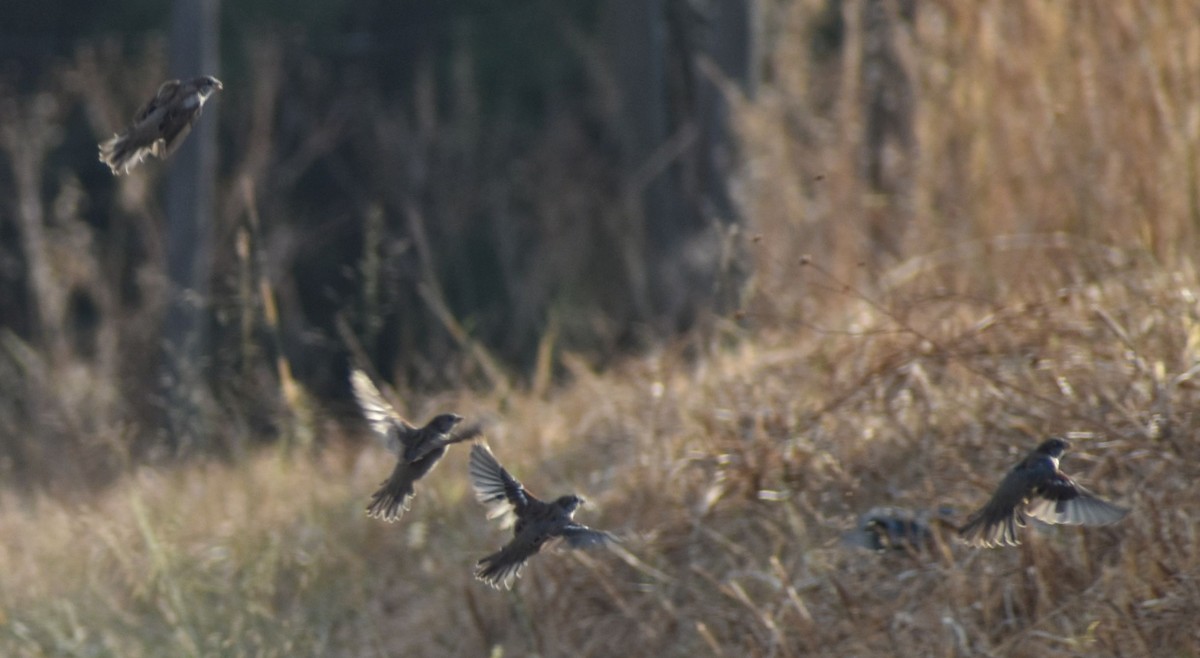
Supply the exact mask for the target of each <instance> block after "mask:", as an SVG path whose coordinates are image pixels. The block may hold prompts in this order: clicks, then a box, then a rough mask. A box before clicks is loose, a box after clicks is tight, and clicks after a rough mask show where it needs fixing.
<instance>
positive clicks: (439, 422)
mask: <svg viewBox="0 0 1200 658" xmlns="http://www.w3.org/2000/svg"><path fill="white" fill-rule="evenodd" d="M460 422H462V416H459V415H458V414H441V415H439V416H435V417H434V419H433V420H431V421H429V427H430V429H432V430H433V431H435V432H437V433H438V434H449V433H450V430H452V429H454V426H455V425H457V424H459V423H460Z"/></svg>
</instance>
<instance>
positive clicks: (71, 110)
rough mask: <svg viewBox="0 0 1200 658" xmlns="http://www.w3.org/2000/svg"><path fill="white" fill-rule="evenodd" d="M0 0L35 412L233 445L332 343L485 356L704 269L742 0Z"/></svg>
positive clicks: (749, 69) (708, 304) (258, 432)
mask: <svg viewBox="0 0 1200 658" xmlns="http://www.w3.org/2000/svg"><path fill="white" fill-rule="evenodd" d="M3 5H4V6H3V7H0V15H4V16H5V21H4V23H3V24H2V25H0V58H2V61H0V102H2V103H3V107H4V113H5V117H4V119H5V121H6V122H8V123H9V125H12V126H19V130H16V131H10V134H9V136H10V138H11V139H10V140H8V141H9V143H8V148H6V149H5V155H6V156H7V157H6V158H5V163H4V165H5V167H4V171H3V173H2V175H0V198H3V199H4V201H3V202H2V203H0V235H2V237H3V246H2V247H0V330H2V331H3V332H4V335H5V337H6V338H5V340H6V341H7V343H6V345H8V348H7V349H6V350H5V352H6V353H5V355H4V357H3V359H0V360H2V361H3V363H0V368H3V369H5V370H6V371H9V372H10V374H11V375H12V376H13V378H14V379H13V381H14V382H17V383H10V384H8V385H7V386H8V390H6V391H4V394H5V399H4V404H5V405H6V407H7V410H8V411H10V412H12V414H13V416H12V417H13V418H24V419H27V420H28V421H29V422H30V423H31V424H34V425H37V426H38V427H40V428H41V429H42V431H46V432H52V431H54V427H53V423H52V422H51V423H49V424H48V425H47V424H44V423H42V424H39V423H40V421H39V420H38V419H44V418H47V417H51V416H55V415H61V414H63V413H65V411H66V410H67V409H71V410H72V413H71V414H70V415H71V416H73V417H75V418H76V420H78V422H79V423H82V425H83V426H85V427H91V428H94V429H99V428H101V427H111V426H114V425H119V426H121V427H124V428H132V429H128V430H126V431H123V432H122V436H121V437H120V438H119V439H117V440H118V441H121V442H125V443H128V444H129V445H132V446H134V447H135V449H134V452H142V451H144V450H157V449H159V448H164V447H165V448H166V449H167V450H168V451H169V452H172V453H182V452H188V451H190V450H191V449H194V448H196V447H200V448H203V449H205V450H212V449H215V450H217V451H235V452H236V451H237V450H238V449H240V446H241V444H242V443H243V442H244V441H245V440H254V439H257V438H261V437H272V436H280V435H281V434H280V432H281V431H282V436H285V437H291V438H296V437H294V436H293V435H294V434H296V432H297V429H296V428H297V427H299V426H303V425H304V424H305V423H304V422H303V420H304V419H305V418H308V417H309V416H310V414H311V413H313V411H312V410H314V409H319V408H322V407H323V406H324V405H323V404H320V403H317V402H315V401H316V400H330V399H333V400H336V399H342V398H344V397H345V388H346V385H345V380H346V372H347V369H348V367H349V366H350V365H351V364H352V363H353V364H357V365H360V366H363V367H368V368H370V369H373V370H374V371H376V372H377V373H379V374H381V375H382V376H383V377H385V378H386V379H388V380H390V381H393V382H396V383H397V384H399V385H401V386H411V387H443V386H452V385H454V386H457V385H473V386H498V387H506V386H509V385H511V384H512V383H513V382H519V381H521V380H522V379H523V378H525V377H526V376H527V375H528V374H529V373H532V372H533V371H534V366H535V364H536V363H541V366H542V367H541V371H545V370H546V368H547V367H549V368H550V371H551V372H553V370H554V368H553V363H554V362H555V361H554V355H555V354H558V353H560V352H561V351H563V350H570V351H572V352H576V353H581V354H584V355H588V357H589V358H590V359H592V360H593V361H594V362H596V363H604V362H605V361H606V360H607V359H609V358H611V357H612V356H613V355H614V354H617V353H619V352H621V351H624V350H628V349H630V348H638V347H640V346H644V345H647V344H650V343H652V342H654V341H657V340H661V339H663V338H664V337H669V336H671V335H673V334H675V333H676V332H678V331H681V330H687V329H690V328H693V327H696V326H704V325H705V324H706V323H708V322H709V321H710V319H711V318H712V317H713V315H714V313H721V312H722V311H724V310H726V309H727V307H728V306H730V305H731V304H732V303H733V300H735V298H736V291H737V289H738V281H739V276H738V267H737V262H738V261H737V258H736V247H735V246H733V245H734V242H733V241H731V240H729V239H728V238H729V236H730V235H731V234H732V232H731V227H733V226H735V225H736V223H737V222H738V218H737V206H736V204H735V203H734V202H733V199H732V195H731V192H730V187H729V180H730V177H731V176H732V175H733V174H734V168H735V163H736V150H737V149H736V142H735V140H734V137H733V132H732V127H731V126H730V125H729V116H730V112H729V105H728V103H729V98H730V97H729V94H750V93H752V92H753V89H754V83H755V77H756V70H757V66H756V61H755V52H756V43H755V42H756V38H757V29H756V11H755V9H756V3H755V2H752V1H749V0H747V1H746V2H739V3H717V2H711V3H710V2H685V1H683V0H588V1H584V2H571V3H558V2H535V1H528V2H517V3H512V2H498V1H495V0H461V1H459V2H452V3H429V2H424V1H415V0H414V1H409V2H341V3H337V2H318V1H316V0H301V1H299V2H287V3H282V2H275V1H270V0H251V1H247V2H238V3H219V2H218V1H217V0H176V1H175V2H174V3H172V5H168V4H167V3H158V2H149V1H146V2H129V3H121V4H120V5H119V6H109V5H106V4H105V3H94V2H82V1H79V0H71V1H68V0H47V1H45V2H39V3H36V5H35V3H23V2H18V3H13V2H12V1H11V0H8V1H7V2H4V3H3ZM198 74H213V75H216V76H217V77H219V78H221V79H222V80H223V81H224V83H225V90H224V91H223V92H221V93H219V94H218V95H217V97H216V99H215V101H213V102H210V104H209V105H208V106H207V107H206V109H205V115H204V116H203V118H202V120H201V122H200V124H199V125H198V126H197V129H196V130H195V131H194V133H193V134H192V135H191V136H190V137H189V139H188V142H187V143H186V144H185V146H184V148H183V149H181V150H180V151H179V152H178V153H177V154H176V156H175V157H174V158H172V159H171V160H170V161H168V162H165V163H164V162H160V161H157V160H154V161H149V162H147V163H145V164H144V165H143V166H141V167H139V168H138V169H137V170H135V171H134V172H133V173H132V174H131V175H129V176H123V177H120V178H114V177H113V176H111V175H110V174H109V173H108V171H107V170H106V169H105V168H104V167H103V165H101V164H100V163H99V162H98V161H97V159H96V143H97V142H98V141H100V140H101V139H103V138H105V137H107V136H109V135H110V134H111V133H113V132H115V131H117V130H119V129H120V128H122V127H123V126H124V125H125V124H126V123H127V122H128V120H129V118H130V117H131V116H132V114H133V112H134V110H135V109H136V108H137V107H138V106H139V105H140V104H141V103H142V102H144V101H145V100H146V99H147V98H149V96H150V95H151V94H153V93H154V90H155V89H156V88H157V86H158V84H159V83H160V82H161V81H162V80H163V79H165V78H167V77H178V76H191V75H198ZM20 355H28V356H29V358H23V357H21V356H20ZM539 355H541V361H540V362H539V360H538V359H539ZM70 368H82V369H83V370H84V371H85V372H86V375H84V376H82V377H81V381H86V382H89V384H88V385H87V386H84V385H82V384H81V385H80V390H78V391H76V390H73V389H72V390H68V389H65V388H63V387H62V386H61V385H60V383H61V376H62V372H63V371H64V370H65V369H70ZM100 390H111V391H112V392H111V394H108V395H101V394H100V393H98V392H97V391H100ZM81 406H82V409H91V412H85V411H80V409H81ZM280 412H283V413H280ZM280 418H292V419H297V418H298V419H300V420H301V421H302V422H299V423H293V422H290V421H289V422H284V421H280V420H279V419H280ZM218 419H220V420H219V422H218V423H217V424H214V421H216V420H218ZM225 419H233V420H232V421H230V422H232V425H233V426H234V427H236V428H237V431H235V432H230V431H228V427H229V426H228V424H227V423H226V422H225ZM10 425H11V428H9V429H8V430H7V431H11V432H13V433H14V434H15V433H16V432H18V431H19V430H18V428H24V427H25V425H24V423H22V422H13V423H10ZM219 426H220V427H219ZM152 428H153V429H152ZM156 428H162V429H156ZM71 429H73V430H77V431H83V430H84V429H85V428H83V427H75V428H71ZM0 431H5V430H0ZM20 431H24V430H20ZM75 433H76V432H74V431H73V432H67V434H71V435H74V434H75ZM231 437H239V438H231ZM301 438H303V437H301ZM13 443H16V441H14V442H13ZM23 450H24V449H21V450H17V449H14V450H12V451H10V452H11V453H12V454H14V455H17V456H16V457H15V458H14V459H16V460H17V461H23V462H27V463H33V462H38V461H42V460H44V459H46V455H41V454H33V453H31V452H29V451H28V450H24V451H23ZM72 468H77V467H72Z"/></svg>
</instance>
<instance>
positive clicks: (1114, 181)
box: [0, 0, 1200, 657]
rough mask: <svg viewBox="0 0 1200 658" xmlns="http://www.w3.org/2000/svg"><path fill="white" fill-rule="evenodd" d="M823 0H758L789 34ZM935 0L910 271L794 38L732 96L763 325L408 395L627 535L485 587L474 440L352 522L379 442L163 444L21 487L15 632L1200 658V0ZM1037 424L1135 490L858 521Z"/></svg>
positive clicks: (265, 644)
mask: <svg viewBox="0 0 1200 658" xmlns="http://www.w3.org/2000/svg"><path fill="white" fill-rule="evenodd" d="M816 4H817V3H815V2H797V3H787V5H786V8H780V9H777V10H776V11H777V12H778V15H775V16H773V17H772V19H773V20H774V21H775V24H776V25H777V26H781V27H778V29H779V30H781V31H782V32H783V33H785V34H791V35H797V34H801V33H802V30H801V28H800V27H799V26H801V25H803V24H805V21H806V20H807V19H808V18H809V17H811V16H812V14H813V13H814V12H815V11H817V7H816V6H815V5H816ZM920 11H921V16H920V21H919V26H920V27H919V29H918V33H917V38H916V41H917V42H918V43H920V44H921V48H920V51H919V55H917V56H915V57H914V62H915V66H916V67H917V68H916V71H917V73H918V76H917V77H918V79H919V81H920V87H921V91H920V95H919V98H920V99H921V100H920V103H921V107H920V111H919V114H918V116H919V121H920V123H919V125H918V134H919V135H920V149H921V154H920V157H921V160H920V165H919V167H918V168H917V173H916V175H917V181H916V184H915V195H916V198H915V201H914V204H915V205H914V207H915V209H916V212H915V213H914V214H913V222H912V225H911V226H909V228H908V230H907V231H906V237H905V240H906V243H905V245H904V248H903V249H902V250H901V253H902V254H903V255H904V257H903V258H902V259H901V260H899V261H898V262H881V261H878V260H876V259H874V257H873V256H872V254H870V253H867V252H866V250H865V247H864V246H863V245H864V244H865V240H863V237H862V236H863V235H865V233H866V231H867V227H866V226H865V225H864V223H865V220H861V219H859V218H861V217H863V216H864V209H865V208H867V207H868V206H869V205H870V204H871V203H872V201H871V200H870V199H868V198H866V195H865V194H864V192H863V191H862V189H861V188H860V186H859V185H858V184H857V183H856V181H855V176H854V162H853V159H854V153H855V146H856V142H855V137H854V135H855V134H856V122H857V119H856V118H855V111H854V108H853V107H851V106H850V105H849V101H839V102H840V103H842V106H836V107H835V108H834V109H833V110H832V116H834V117H836V118H837V120H836V121H835V120H833V119H830V118H829V117H827V116H823V115H822V111H820V110H819V109H814V108H813V107H812V106H810V104H808V102H807V101H806V100H805V98H806V94H807V90H808V84H809V76H810V75H811V72H809V71H807V69H805V67H803V66H801V65H799V64H798V62H801V61H803V59H804V58H805V57H806V55H805V54H804V53H803V52H792V51H791V50H790V49H791V48H796V47H798V45H797V44H796V43H794V41H798V39H793V40H791V41H787V42H782V43H780V44H778V45H777V47H776V48H775V51H774V52H775V53H776V54H775V57H776V58H777V61H776V69H777V70H778V71H780V72H781V75H780V78H779V80H778V81H777V84H776V86H775V87H774V88H772V89H770V90H769V91H767V92H766V93H765V95H764V98H762V99H760V101H758V102H756V103H755V104H754V105H752V106H747V107H744V108H742V109H741V112H740V117H741V121H742V129H743V135H744V136H745V144H746V146H745V155H746V158H747V163H748V164H747V178H746V187H745V194H744V196H745V206H746V207H747V209H748V211H749V214H750V217H751V218H752V219H751V222H752V225H751V227H750V234H751V235H759V236H761V239H756V240H752V241H750V242H749V243H748V245H747V246H748V249H749V252H750V253H751V255H752V256H753V258H754V260H755V269H754V278H753V280H752V281H751V289H750V291H749V293H748V297H747V304H746V313H745V315H744V316H743V318H744V322H743V323H741V324H739V323H733V322H730V323H727V324H724V325H721V326H719V327H718V328H717V329H716V330H715V331H714V332H713V334H711V335H709V336H708V337H705V338H700V337H691V338H689V339H686V340H684V341H681V342H680V343H679V344H674V345H668V346H664V347H662V348H661V349H660V350H658V351H656V352H654V353H651V354H646V355H643V356H640V357H638V358H635V359H632V360H630V361H628V362H625V363H623V364H620V365H618V366H615V367H613V368H611V369H609V370H607V371H603V372H600V371H597V370H595V369H593V368H591V367H589V366H588V365H587V364H586V363H585V362H584V361H583V360H582V359H579V358H576V357H573V356H571V355H569V354H560V355H558V356H557V357H556V358H558V359H560V360H561V363H562V364H563V365H564V366H565V368H566V369H567V370H568V371H569V372H570V375H571V376H570V382H569V383H568V384H566V385H564V386H562V387H561V388H558V389H552V390H544V389H543V388H542V387H540V386H538V387H535V389H536V390H534V391H532V392H530V391H516V392H509V393H505V394H500V393H487V392H471V391H463V392H460V393H457V394H447V395H444V396H441V397H434V398H417V399H414V400H413V401H411V404H410V406H411V408H410V409H409V410H410V411H411V412H412V413H413V415H415V416H421V415H422V414H424V413H428V412H430V411H432V410H435V409H441V408H454V409H456V410H458V411H460V412H461V413H464V414H469V415H472V416H493V417H496V418H498V419H499V420H498V421H497V422H496V424H495V425H494V426H493V427H492V428H491V429H490V430H489V434H488V440H489V441H490V442H491V444H492V446H493V448H494V450H495V451H496V453H497V455H498V456H499V457H500V459H501V460H502V461H503V462H504V463H505V464H506V466H508V467H509V468H510V469H511V470H512V471H513V472H514V473H515V474H516V475H517V476H518V477H519V478H521V479H522V480H523V481H524V482H525V484H527V485H528V486H530V488H531V489H533V490H534V491H535V492H538V493H542V494H545V495H556V494H558V493H560V492H563V491H565V490H568V488H569V489H573V490H577V491H579V492H580V493H582V494H584V495H586V496H587V497H588V498H589V500H590V501H591V502H592V503H593V505H591V506H589V507H585V508H584V509H583V510H582V511H581V513H580V519H581V520H583V521H584V522H585V523H589V524H592V525H595V526H597V527H602V528H605V529H609V530H611V531H613V532H615V533H617V534H619V535H621V536H622V537H623V538H624V540H625V541H624V543H623V544H622V548H623V550H621V551H617V552H611V553H610V552H598V553H589V554H582V555H580V554H571V553H558V554H549V555H541V556H538V557H537V558H535V560H534V562H533V563H532V565H531V566H530V568H529V569H527V571H526V573H525V576H524V577H523V578H522V579H521V580H520V581H519V585H518V587H517V589H516V590H515V591H514V592H512V593H503V592H495V591H493V590H490V589H488V588H485V587H482V586H480V585H479V584H478V583H476V582H474V581H473V580H472V577H471V569H470V567H471V564H472V562H473V561H474V560H475V559H477V558H478V557H480V556H482V555H484V554H486V553H487V552H490V551H491V550H493V549H494V547H495V546H496V545H498V543H499V542H501V541H502V540H503V537H502V536H501V535H500V534H499V533H498V532H496V531H494V530H493V529H491V528H488V527H487V526H486V525H485V522H484V519H483V510H482V509H481V508H480V507H479V506H478V505H477V504H476V503H474V501H473V500H472V499H471V497H470V495H469V493H468V491H467V483H466V478H465V470H466V468H465V452H466V451H465V450H461V449H453V450H451V452H450V454H449V455H448V457H447V458H446V460H445V462H444V463H443V464H442V465H441V466H440V467H439V469H438V470H437V471H435V472H434V473H433V475H431V476H430V478H429V479H428V480H427V481H426V482H424V483H423V484H424V485H425V486H423V487H422V488H421V490H420V491H419V494H418V498H417V500H416V502H415V506H414V509H413V511H412V512H410V513H409V515H407V516H406V517H405V518H404V520H403V521H402V522H400V523H399V524H396V525H385V524H381V523H377V522H373V521H369V520H368V519H366V518H365V517H364V516H363V514H362V509H361V508H362V507H363V505H364V504H365V499H366V497H367V495H368V494H369V493H370V491H371V490H372V489H373V487H374V485H375V484H376V482H377V481H378V480H379V479H382V478H383V477H384V475H385V474H386V472H387V469H388V464H387V463H386V456H385V455H384V453H383V452H382V451H381V450H379V449H377V448H374V447H371V448H368V449H366V450H365V451H361V452H360V449H359V448H357V447H349V444H348V442H340V441H333V442H332V444H331V446H330V447H329V448H327V449H326V450H324V451H323V452H322V453H320V454H319V455H317V456H316V457H311V458H310V457H302V456H292V457H290V458H289V457H286V456H280V455H278V454H273V453H268V454H260V455H257V456H252V457H248V458H247V459H246V460H245V461H244V462H241V463H239V464H237V465H235V466H224V465H222V466H217V465H209V464H196V465H191V466H186V467H181V468H179V469H177V470H173V471H144V472H139V473H136V474H133V475H131V476H129V477H128V478H126V479H125V480H123V481H122V482H120V483H118V484H117V485H116V486H113V487H111V488H110V489H108V490H106V491H105V492H104V493H103V494H99V495H97V497H96V498H95V499H94V500H91V501H89V502H87V503H86V504H78V503H65V502H61V501H57V500H53V499H49V498H46V499H39V500H35V501H30V500H29V499H27V498H17V497H15V496H12V495H6V497H3V498H0V533H2V534H3V536H4V537H5V541H4V543H3V545H2V546H0V573H3V574H4V578H3V580H2V581H0V587H2V588H3V589H2V590H0V654H3V655H11V656H26V655H28V656H48V655H55V656H106V655H112V656H158V655H194V656H206V655H236V656H241V655H247V656H249V655H254V656H274V655H289V656H292V655H339V656H340V655H363V656H376V655H431V656H434V655H436V656H441V655H463V656H478V655H488V653H489V652H491V653H492V655H527V654H540V655H545V656H562V655H571V656H585V655H586V656H605V655H656V654H657V655H663V656H682V655H725V656H784V657H786V656H800V655H823V656H874V655H921V656H959V655H996V656H1001V655H1013V656H1026V655H1027V656H1080V655H1087V656H1131V655H1133V656H1145V655H1178V656H1196V655H1200V649H1198V647H1200V630H1197V629H1198V628H1200V627H1198V626H1197V625H1196V622H1195V620H1196V619H1200V527H1198V521H1197V519H1196V518H1195V515H1194V514H1192V513H1191V511H1192V510H1194V509H1197V508H1200V493H1198V492H1197V489H1196V487H1195V486H1194V482H1195V480H1196V478H1197V477H1198V476H1200V472H1198V468H1197V466H1196V464H1198V463H1200V445H1198V444H1197V442H1196V440H1195V436H1196V434H1197V431H1198V430H1200V417H1198V416H1197V414H1196V413H1195V411H1194V410H1195V409H1196V408H1198V403H1200V400H1198V399H1197V398H1198V391H1197V383H1196V382H1195V381H1194V379H1195V375H1196V373H1197V372H1200V302H1198V301H1197V295H1198V294H1200V274H1198V273H1197V271H1196V269H1195V263H1194V262H1193V260H1192V258H1193V254H1194V253H1195V248H1196V246H1197V239H1196V238H1197V228H1198V227H1200V221H1198V219H1200V203H1198V198H1200V197H1198V194H1197V189H1196V180H1197V176H1196V172H1197V170H1198V168H1197V166H1196V165H1197V157H1198V153H1197V146H1198V145H1200V89H1198V86H1200V21H1197V20H1196V18H1197V16H1196V15H1195V9H1194V7H1193V6H1192V4H1191V3H1189V2H1184V1H1183V0H1174V1H1173V0H1168V1H1165V2H1156V1H1151V0H1145V1H1143V2H1128V3H1112V4H1111V6H1110V5H1109V4H1100V3H1046V2H1040V1H1035V0H1023V1H1018V2H999V1H996V2H983V3H976V4H975V5H973V6H972V8H971V9H970V10H965V9H963V8H960V7H959V5H958V4H956V3H951V2H942V3H927V4H922V5H921V8H920ZM793 26H795V27H793ZM785 64H787V66H785ZM845 66H846V70H847V71H849V70H852V66H851V64H849V63H847V64H846V65H845ZM833 78H837V79H841V80H842V81H843V84H845V85H851V84H852V83H851V82H850V80H851V78H852V76H850V75H844V76H840V78H839V77H838V76H833ZM834 95H835V96H836V97H837V98H843V99H852V98H854V94H853V93H851V92H850V91H849V90H843V91H842V92H840V93H837V94H834ZM835 105H836V104H835ZM801 253H812V254H814V256H813V257H811V258H808V259H801V258H800V257H799V256H800V254H801ZM860 263H866V264H865V265H860ZM548 353H549V350H548ZM322 431H325V432H327V433H329V432H333V431H334V430H332V429H329V428H324V429H323V430H322ZM1049 433H1073V436H1075V438H1076V441H1075V444H1076V448H1075V450H1074V452H1072V453H1071V454H1069V455H1068V456H1067V458H1066V460H1065V463H1064V465H1065V467H1066V468H1067V469H1068V471H1069V472H1070V473H1072V474H1073V475H1075V476H1077V477H1078V478H1079V479H1080V481H1082V482H1083V483H1085V484H1087V485H1088V486H1090V487H1091V488H1092V489H1093V490H1095V491H1096V492H1097V493H1099V494H1100V495H1102V496H1105V497H1108V498H1111V499H1113V500H1115V501H1117V502H1119V503H1121V504H1124V505H1128V506H1131V507H1132V508H1133V509H1134V510H1135V511H1134V513H1133V514H1131V515H1130V516H1129V517H1128V518H1127V519H1125V520H1124V521H1123V522H1122V523H1121V524H1119V525H1117V526H1114V527H1111V528H1101V529H1087V530H1083V529H1078V528H1060V529H1057V530H1054V531H1052V532H1045V533H1037V532H1033V531H1030V532H1027V533H1026V534H1025V535H1024V537H1025V540H1026V541H1025V544H1024V545H1023V546H1021V547H1019V548H1014V549H1008V550H992V551H979V550H971V549H967V548H965V547H962V546H959V545H957V544H954V543H952V542H944V543H943V544H942V545H941V546H940V547H939V550H938V551H936V552H935V553H934V554H932V555H924V556H913V555H885V556H876V555H874V554H867V553H863V552H858V551H855V550H849V549H847V548H844V547H843V546H841V545H840V544H839V542H838V537H839V534H840V532H841V531H842V530H843V529H844V528H846V527H848V526H849V524H850V523H851V522H852V520H853V518H854V516H855V515H856V514H857V513H858V512H861V511H863V510H865V509H867V508H869V507H873V506H875V505H880V504H893V505H900V506H909V507H917V508H927V507H934V506H937V505H941V504H950V505H953V506H955V507H956V508H957V509H958V510H959V512H960V513H965V512H967V511H969V510H970V508H972V507H973V506H975V505H978V504H980V503H982V501H983V500H984V498H985V497H986V495H987V493H988V489H989V487H991V486H993V485H994V484H995V482H996V481H997V480H998V478H999V477H1000V476H1001V474H1002V472H1003V470H1004V469H1005V468H1007V467H1008V465H1010V464H1011V463H1012V462H1013V460H1014V459H1016V458H1017V457H1018V456H1019V455H1020V454H1021V453H1022V452H1023V451H1025V450H1027V449H1028V448H1029V447H1031V446H1032V445H1033V444H1034V443H1035V442H1036V441H1037V440H1038V439H1039V438H1040V437H1042V436H1044V435H1046V434H1049Z"/></svg>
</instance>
